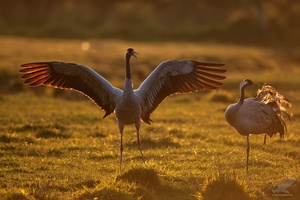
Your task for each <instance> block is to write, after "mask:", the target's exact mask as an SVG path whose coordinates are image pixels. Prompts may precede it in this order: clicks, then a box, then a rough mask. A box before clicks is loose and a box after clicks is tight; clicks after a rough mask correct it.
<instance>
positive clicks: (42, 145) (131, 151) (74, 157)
mask: <svg viewBox="0 0 300 200" xmlns="http://www.w3.org/2000/svg"><path fill="white" fill-rule="evenodd" d="M299 19H300V6H299V2H298V1H282V0H273V1H262V0H255V1H254V0H253V1H246V0H235V1H221V0H201V1H199V0H186V1H179V0H161V1H155V0H150V1H147V2H146V1H139V0H126V1H118V0H110V1H104V0H90V1H79V0H51V1H50V0H43V1H40V0H28V1H23V0H15V1H1V2H0V45H1V48H0V85H1V87H0V200H2V199H3V200H69V199H70V200H71V199H72V200H73V199H78V200H83V199H98V200H100V199H103V200H104V199H105V200H107V199H125V200H126V199H128V200H131V199H144V200H156V199H158V200H170V199H172V200H182V199H186V200H214V199H227V200H230V199H234V200H235V199H239V200H250V199H251V200H252V199H259V200H261V199H263V200H273V199H278V197H274V196H272V189H274V185H275V184H277V183H279V182H281V181H282V180H284V179H286V178H288V177H295V178H296V179H297V181H296V183H295V184H294V185H293V186H292V187H291V188H289V192H290V193H292V194H293V196H292V197H289V199H291V200H296V199H299V198H300V189H299V188H300V184H299V180H300V173H299V171H300V162H299V161H300V135H299V131H300V125H299V121H300V108H299V103H300V89H299V85H300V79H299V75H300V68H299V66H300V59H299V58H300V49H299V34H300V29H299ZM128 47H133V48H134V49H135V50H136V51H137V52H138V53H139V54H138V59H132V60H131V64H132V78H133V83H134V87H135V88H137V87H138V86H139V85H140V83H141V82H142V81H143V80H144V79H145V78H146V77H147V76H148V75H149V74H150V73H151V71H152V70H153V69H154V68H155V67H156V66H157V65H158V64H159V63H161V62H163V61H164V60H171V59H191V60H197V61H204V62H217V63H225V67H226V69H227V70H228V72H227V73H226V76H227V78H226V79H225V80H224V81H223V82H224V85H223V86H222V87H221V88H220V89H218V90H216V91H202V92H199V93H194V94H186V95H174V96H172V97H170V98H167V99H166V100H165V101H163V102H162V104H161V105H160V106H159V107H158V108H157V110H156V111H155V112H154V113H153V114H152V116H151V119H152V120H153V121H154V123H153V124H152V125H147V124H145V123H142V126H141V138H142V148H143V150H144V155H145V159H146V164H144V163H143V162H142V159H141V157H140V153H139V151H138V147H137V141H136V133H135V128H134V126H127V127H125V133H124V137H123V140H124V148H125V149H124V154H123V171H122V173H120V172H119V144H120V143H119V140H120V138H119V130H118V127H117V122H116V119H115V116H114V114H112V115H111V116H109V117H107V118H105V119H102V116H103V115H104V112H103V111H102V110H101V109H100V108H98V107H97V106H96V105H95V104H94V103H93V102H91V101H90V100H89V99H87V98H86V97H84V96H83V95H81V94H78V93H76V92H74V91H64V90H59V89H54V88H48V87H37V88H30V87H28V86H27V85H25V84H24V83H22V80H21V79H20V76H21V75H20V74H19V73H18V71H19V70H20V65H21V64H23V63H28V62H37V61H66V62H74V63H81V64H85V65H87V66H89V67H91V68H93V69H94V70H96V71H97V72H99V73H100V74H101V75H102V76H103V77H105V78H106V79H107V80H109V81H110V82H111V83H112V84H113V85H115V86H117V87H119V88H122V87H123V83H124V74H125V68H124V65H125V61H124V53H125V50H126V49H127V48H128ZM245 78H248V79H251V80H253V81H255V82H257V83H260V84H264V83H268V84H270V85H272V86H274V87H275V88H276V89H277V90H278V91H279V92H280V93H281V94H283V95H284V96H285V97H286V98H287V99H289V100H290V101H291V103H292V104H293V107H291V108H290V109H289V111H290V113H292V115H293V116H292V120H291V122H288V123H287V125H288V130H289V131H288V134H287V135H286V137H285V138H284V139H279V136H278V135H276V136H274V137H273V138H271V139H270V138H268V139H267V144H266V145H263V137H264V136H263V135H260V136H251V137H250V141H251V152H250V160H249V161H250V163H249V171H248V172H247V171H246V138H245V137H243V136H241V135H239V134H238V133H237V132H236V131H235V130H234V129H233V128H232V127H230V126H229V125H228V124H227V122H226V121H225V118H224V111H225V109H226V108H227V106H228V105H229V104H231V103H234V102H236V101H238V98H239V83H240V82H241V81H242V80H243V79H245ZM256 90H257V88H255V87H253V88H248V89H247V90H246V96H247V97H250V96H255V95H256ZM280 199H284V197H282V198H280Z"/></svg>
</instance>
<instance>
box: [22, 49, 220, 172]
mask: <svg viewBox="0 0 300 200" xmlns="http://www.w3.org/2000/svg"><path fill="white" fill-rule="evenodd" d="M136 54H137V52H135V51H134V49H133V48H128V49H127V51H126V53H125V59H126V76H125V83H124V89H123V90H121V89H119V88H116V87H114V86H113V85H112V84H111V83H110V82H108V81H107V80H106V79H105V78H104V77H102V76H101V75H100V74H98V73H97V72H95V71H94V70H92V69H91V68H89V67H87V66H85V65H81V64H75V63H66V62H56V61H55V62H34V63H27V64H23V65H21V67H22V69H21V70H20V73H22V74H23V76H22V77H21V78H22V79H23V80H24V83H26V84H29V85H30V86H40V85H45V86H52V87H55V88H60V89H71V90H76V91H78V92H80V93H83V94H85V95H86V96H87V97H89V98H90V99H91V100H92V101H94V102H95V103H96V104H97V105H98V106H99V107H100V108H102V109H103V110H104V111H105V114H104V116H103V117H104V118H105V117H107V116H109V115H110V114H111V113H113V112H115V114H116V118H117V120H118V126H119V131H120V171H121V164H122V152H123V137H122V136H123V131H124V126H125V125H128V124H134V125H135V127H136V132H137V142H138V147H139V150H140V153H141V156H142V158H143V160H144V156H143V152H142V149H141V145H140V136H139V131H140V121H141V120H142V121H144V122H146V123H147V124H151V122H152V120H151V119H150V115H151V113H152V112H153V111H154V110H155V109H156V108H157V106H158V105H159V104H160V103H161V102H162V101H163V100H164V99H165V98H166V97H167V96H170V95H173V94H181V93H190V92H197V91H201V90H213V89H217V88H218V87H220V86H221V85H222V83H221V82H220V80H223V79H225V76H223V75H222V74H223V73H224V72H226V69H223V68H222V67H223V65H224V64H214V63H204V62H198V61H192V60H168V61H164V62H162V63H161V64H160V65H158V66H157V67H156V68H155V69H154V70H153V71H152V73H151V74H150V75H149V76H148V77H147V78H146V79H145V80H144V81H143V82H142V84H141V85H140V87H139V88H138V89H133V86H132V81H131V68H130V58H131V57H132V56H133V57H135V58H137V56H136Z"/></svg>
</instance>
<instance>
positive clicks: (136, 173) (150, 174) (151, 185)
mask: <svg viewBox="0 0 300 200" xmlns="http://www.w3.org/2000/svg"><path fill="white" fill-rule="evenodd" d="M118 180H122V181H128V182H132V183H135V184H137V185H140V186H143V187H145V188H148V189H153V190H156V189H159V188H160V187H161V183H160V180H159V177H158V175H157V172H156V171H155V170H153V169H146V168H134V169H131V170H129V171H127V172H125V173H124V174H122V175H120V176H118V177H117V181H118Z"/></svg>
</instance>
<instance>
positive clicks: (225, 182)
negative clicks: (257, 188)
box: [197, 173, 250, 200]
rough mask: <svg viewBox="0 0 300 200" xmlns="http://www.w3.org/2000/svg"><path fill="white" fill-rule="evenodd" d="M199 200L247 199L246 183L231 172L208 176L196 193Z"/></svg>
mask: <svg viewBox="0 0 300 200" xmlns="http://www.w3.org/2000/svg"><path fill="white" fill-rule="evenodd" d="M197 198H198V199H199V200H219V199H227V200H231V199H232V200H234V199H239V200H248V199H250V197H249V194H248V193H247V185H246V183H245V181H243V180H240V179H239V178H238V176H237V175H236V174H233V173H217V175H215V176H212V177H208V178H207V179H206V181H205V183H204V184H203V186H202V188H201V192H200V193H199V194H198V196H197Z"/></svg>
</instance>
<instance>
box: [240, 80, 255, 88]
mask: <svg viewBox="0 0 300 200" xmlns="http://www.w3.org/2000/svg"><path fill="white" fill-rule="evenodd" d="M253 85H254V84H253V82H252V81H251V80H250V79H245V80H243V82H241V84H240V88H246V87H252V86H253Z"/></svg>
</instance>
